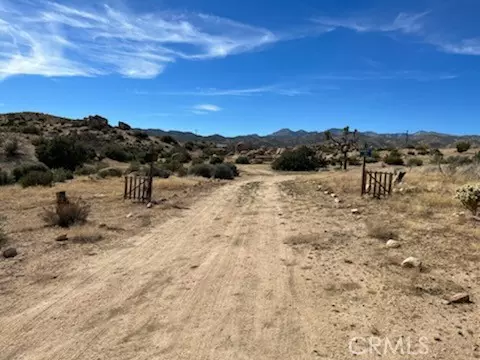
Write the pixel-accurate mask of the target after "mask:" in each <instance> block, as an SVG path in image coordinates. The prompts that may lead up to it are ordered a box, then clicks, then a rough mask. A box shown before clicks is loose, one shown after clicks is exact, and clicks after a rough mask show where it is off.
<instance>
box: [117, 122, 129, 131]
mask: <svg viewBox="0 0 480 360" xmlns="http://www.w3.org/2000/svg"><path fill="white" fill-rule="evenodd" d="M118 128H119V129H121V130H132V127H131V126H130V125H128V124H127V123H124V122H123V121H119V122H118Z"/></svg>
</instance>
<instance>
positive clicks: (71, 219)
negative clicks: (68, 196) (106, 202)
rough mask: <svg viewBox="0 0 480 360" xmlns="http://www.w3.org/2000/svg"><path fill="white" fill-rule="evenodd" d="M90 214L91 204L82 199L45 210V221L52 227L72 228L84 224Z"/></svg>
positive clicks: (43, 215)
mask: <svg viewBox="0 0 480 360" xmlns="http://www.w3.org/2000/svg"><path fill="white" fill-rule="evenodd" d="M89 214H90V204H88V203H86V202H85V201H83V200H81V199H77V200H75V201H70V202H68V203H66V204H57V205H56V206H55V208H53V209H44V212H43V214H42V218H43V220H44V221H45V222H46V223H47V225H50V226H60V227H64V228H67V227H70V226H72V225H74V224H84V223H85V222H86V221H87V218H88V215H89Z"/></svg>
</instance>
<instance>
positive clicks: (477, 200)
mask: <svg viewBox="0 0 480 360" xmlns="http://www.w3.org/2000/svg"><path fill="white" fill-rule="evenodd" d="M455 197H456V198H457V199H458V200H460V202H461V203H462V205H463V206H464V207H465V208H466V209H468V210H469V211H471V212H472V214H473V215H477V213H478V209H479V208H480V183H479V184H468V185H464V186H462V187H460V188H458V189H457V191H456V196H455Z"/></svg>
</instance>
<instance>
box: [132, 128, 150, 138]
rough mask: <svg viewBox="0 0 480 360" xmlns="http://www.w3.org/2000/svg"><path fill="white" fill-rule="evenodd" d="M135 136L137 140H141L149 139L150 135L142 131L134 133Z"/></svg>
mask: <svg viewBox="0 0 480 360" xmlns="http://www.w3.org/2000/svg"><path fill="white" fill-rule="evenodd" d="M133 136H135V137H136V138H137V139H140V140H145V139H148V134H147V133H146V132H144V131H140V130H137V131H134V132H133Z"/></svg>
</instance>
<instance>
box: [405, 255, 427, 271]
mask: <svg viewBox="0 0 480 360" xmlns="http://www.w3.org/2000/svg"><path fill="white" fill-rule="evenodd" d="M420 266H422V262H421V261H420V259H417V258H416V257H413V256H410V257H408V258H406V259H405V260H403V261H402V267H404V268H419V267H420Z"/></svg>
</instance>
